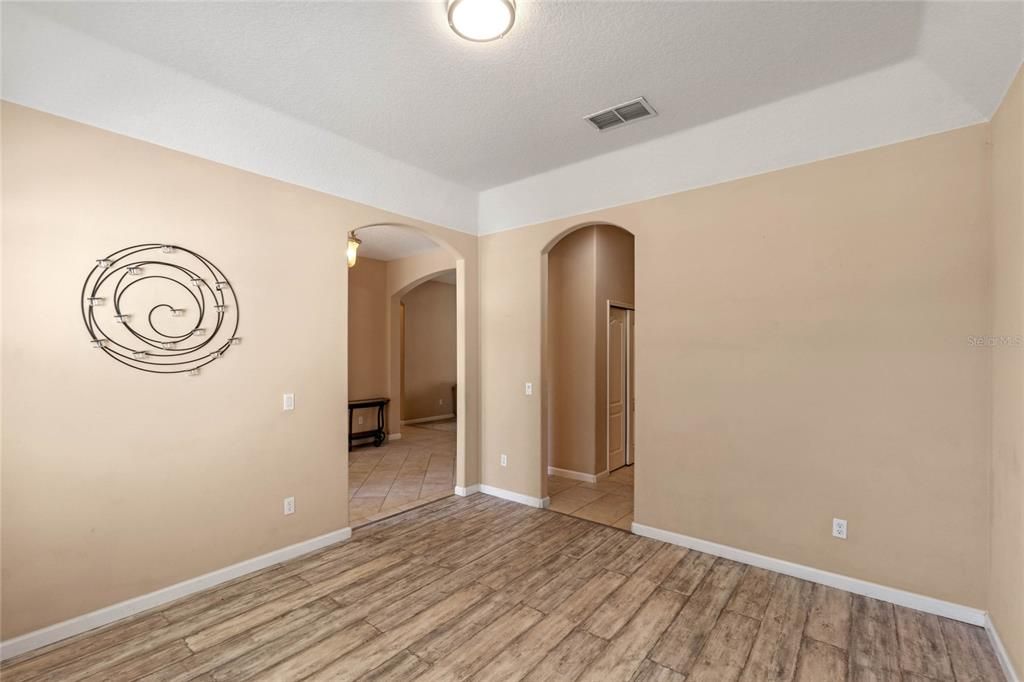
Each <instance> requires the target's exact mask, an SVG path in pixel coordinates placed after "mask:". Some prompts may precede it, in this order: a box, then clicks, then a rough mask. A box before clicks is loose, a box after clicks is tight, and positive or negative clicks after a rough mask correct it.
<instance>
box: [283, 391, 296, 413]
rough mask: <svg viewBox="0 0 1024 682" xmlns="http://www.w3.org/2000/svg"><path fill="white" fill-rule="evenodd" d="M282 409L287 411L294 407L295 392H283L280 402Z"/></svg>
mask: <svg viewBox="0 0 1024 682" xmlns="http://www.w3.org/2000/svg"><path fill="white" fill-rule="evenodd" d="M282 409H284V410H288V411H290V410H294V409H295V394H294V393H285V394H284V401H283V402H282Z"/></svg>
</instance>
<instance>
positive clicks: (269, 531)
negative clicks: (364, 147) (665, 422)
mask: <svg viewBox="0 0 1024 682" xmlns="http://www.w3.org/2000/svg"><path fill="white" fill-rule="evenodd" d="M2 129H3V149H2V155H3V156H2V163H3V169H4V173H3V188H2V189H3V317H4V320H3V322H4V326H3V366H4V370H5V371H4V373H3V387H2V390H3V394H4V395H5V396H7V397H8V398H9V397H10V396H17V398H18V399H17V400H16V401H15V400H10V399H8V400H4V401H3V414H2V452H3V462H2V468H3V478H2V482H0V486H2V488H0V494H2V501H0V505H2V506H0V517H2V548H0V549H2V562H3V564H2V576H3V579H2V614H0V616H2V621H3V629H2V635H0V636H2V637H3V638H4V639H7V638H10V637H13V636H16V635H19V634H23V633H25V632H28V631H31V630H34V629H37V628H40V627H43V626H47V625H51V624H53V623H56V622H58V621H61V620H64V619H67V618H71V617H74V616H78V615H81V614H83V613H86V612H89V611H92V610H95V609H98V608H101V607H104V606H108V605H110V604H113V603H116V602H118V601H121V600H124V599H128V598H131V597H135V596H138V595H141V594H144V593H148V592H151V591H153V590H156V589H159V588H162V587H165V586H168V585H171V584H173V583H176V582H179V581H181V580H185V579H188V578H192V577H195V576H198V575H201V574H203V573H207V572H209V571H212V570H215V569H218V568H222V567H224V566H227V565H230V564H233V563H236V562H238V561H242V560H245V559H248V558H251V557H254V556H257V555H260V554H263V553H265V552H269V551H272V550H274V549H278V548H281V547H285V546H287V545H290V544H293V543H296V542H301V541H303V540H307V539H309V538H312V537H316V536H318V535H321V534H323V533H328V532H331V531H335V530H338V529H341V528H344V527H345V526H347V524H348V512H347V500H346V497H347V496H346V493H345V491H346V490H347V480H346V478H347V471H346V467H345V459H346V457H345V454H346V443H345V427H344V421H343V420H344V418H345V413H346V407H345V406H346V400H347V394H348V391H347V381H348V378H347V376H346V354H347V330H346V326H347V325H346V313H347V276H346V268H345V261H344V250H345V235H346V230H347V229H350V228H351V227H353V226H356V225H362V224H368V223H375V222H401V223H405V224H409V225H413V226H415V227H417V228H418V229H421V230H423V231H425V232H427V233H428V234H430V235H431V236H432V237H433V238H435V239H437V240H438V241H440V242H442V243H445V244H447V245H448V247H450V249H453V250H455V251H457V252H458V253H459V262H460V266H459V276H460V277H461V278H462V280H464V281H465V282H466V283H468V286H466V287H465V290H466V291H465V293H464V300H462V301H461V303H462V304H464V312H463V313H462V314H461V317H460V322H459V323H460V325H464V326H465V328H466V330H467V343H466V351H467V352H466V353H465V357H464V358H462V359H460V362H461V365H462V366H461V367H460V371H461V372H464V373H465V382H464V384H465V387H466V388H465V390H464V391H462V393H463V394H464V396H465V398H466V400H467V401H468V405H469V408H468V411H469V414H468V415H467V422H468V423H467V430H466V435H465V437H464V438H465V441H466V442H465V443H463V445H466V446H467V447H466V449H467V451H468V452H469V453H470V455H469V457H468V461H467V462H466V464H465V465H464V466H463V467H462V468H463V471H462V472H461V473H462V475H463V480H467V481H468V482H470V483H472V482H475V480H474V479H473V478H472V477H473V476H476V471H477V465H476V462H475V461H473V457H474V456H475V453H476V451H477V442H476V438H477V433H478V431H477V427H478V423H479V421H478V420H479V413H478V411H477V409H476V405H477V403H478V400H477V394H476V390H477V388H476V387H477V381H478V368H479V362H478V358H477V357H476V348H477V334H478V332H477V324H476V319H475V318H476V314H477V299H476V289H477V286H476V277H477V271H478V269H477V261H476V253H477V252H476V238H475V237H473V236H470V235H465V234H462V233H458V232H453V231H451V230H446V229H444V228H441V227H437V226H434V225H429V224H425V223H421V222H418V221H414V220H409V219H406V218H403V217H402V216H397V215H394V214H390V213H387V212H384V211H380V210H377V209H374V208H372V207H368V206H363V205H359V204H356V203H353V202H349V201H345V200H342V199H338V198H335V197H330V196H327V195H324V194H320V193H317V192H314V191H310V190H307V189H303V188H300V187H296V186H293V185H289V184H286V183H282V182H279V181H275V180H271V179H268V178H264V177H260V176H257V175H253V174H251V173H246V172H243V171H239V170H237V169H232V168H229V167H226V166H223V165H219V164H216V163H212V162H210V161H206V160H203V159H199V158H196V157H192V156H188V155H186V154H181V153H178V152H174V151H171V150H168V149H164V148H161V147H157V146H155V145H151V144H147V143H144V142H140V141H137V140H132V139H130V138H127V137H123V136H120V135H115V134H112V133H109V132H105V131H102V130H99V129H96V128H92V127H89V126H85V125H81V124H78V123H74V122H72V121H68V120H66V119H61V118H57V117H54V116H50V115H47V114H43V113H40V112H37V111H33V110H31V109H27V108H23V107H20V106H16V105H11V104H8V103H5V104H3V108H2ZM149 241H168V242H173V243H180V244H182V245H187V246H188V247H190V248H193V249H195V250H196V251H198V252H199V253H202V254H204V255H206V256H208V257H209V258H210V259H211V260H213V262H215V263H216V264H217V265H218V266H219V267H221V268H222V269H223V270H224V272H225V273H226V274H227V275H228V276H229V277H230V278H231V281H232V283H233V285H234V286H235V290H236V291H237V294H238V298H239V304H240V307H241V310H242V317H241V328H240V335H241V336H242V337H243V338H244V342H243V344H242V345H241V346H239V347H238V348H237V349H232V350H231V351H230V352H229V353H228V354H227V355H225V357H224V359H223V360H222V361H218V362H217V363H215V365H214V366H211V367H209V368H207V370H206V371H204V372H203V374H202V375H201V376H199V377H184V376H155V375H150V374H144V373H142V372H136V371H132V370H129V369H127V368H125V367H123V366H121V365H118V364H117V363H114V362H113V361H112V360H110V359H109V358H107V357H105V356H102V355H100V354H98V353H97V352H96V351H95V349H93V348H91V347H90V346H89V343H88V336H87V334H86V332H85V330H84V329H83V328H82V322H81V316H80V313H79V310H78V297H79V291H80V289H81V285H82V280H83V279H84V278H85V276H86V274H87V273H88V271H89V268H90V267H91V266H92V263H93V261H94V259H96V258H99V257H101V256H103V255H105V254H106V253H109V252H111V251H114V250H115V249H118V248H121V247H123V246H126V245H131V244H137V243H140V242H149ZM285 392H294V393H295V396H296V409H295V411H294V412H289V413H285V412H282V411H281V408H280V406H281V394H282V393H285ZM467 477H468V478H467ZM288 495H293V496H295V499H296V513H295V514H294V515H292V516H288V517H285V516H283V515H282V513H281V501H282V499H283V498H284V497H285V496H288Z"/></svg>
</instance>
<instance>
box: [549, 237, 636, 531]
mask: <svg viewBox="0 0 1024 682" xmlns="http://www.w3.org/2000/svg"><path fill="white" fill-rule="evenodd" d="M542 259H543V261H542V269H541V272H542V287H541V290H542V302H541V306H542V353H541V372H542V390H541V411H542V420H541V471H540V472H539V474H540V476H541V480H542V485H541V490H542V491H543V495H544V496H545V497H548V498H549V500H550V502H549V506H550V508H551V509H552V510H554V511H560V512H563V513H568V514H571V515H573V516H579V517H580V518H586V519H588V520H591V521H597V522H600V523H605V524H607V525H614V526H618V527H621V528H624V529H629V527H630V525H631V523H632V512H633V508H634V506H633V498H634V495H633V464H634V463H635V462H636V460H637V457H636V448H635V438H634V434H635V432H636V428H635V423H636V420H635V408H636V400H635V394H636V391H635V380H634V379H635V370H634V366H635V362H634V357H635V354H636V350H635V349H636V344H635V343H634V338H635V336H634V333H633V332H634V329H635V319H636V314H637V313H636V306H635V287H634V279H635V273H634V236H633V234H632V233H630V232H629V231H627V230H625V229H623V228H621V227H618V226H616V225H609V224H606V223H589V224H584V225H579V226H576V227H573V228H571V229H569V230H567V231H565V232H563V233H561V234H559V235H558V236H557V237H556V238H555V239H553V240H551V242H549V243H548V244H547V245H546V246H545V248H544V250H543V252H542Z"/></svg>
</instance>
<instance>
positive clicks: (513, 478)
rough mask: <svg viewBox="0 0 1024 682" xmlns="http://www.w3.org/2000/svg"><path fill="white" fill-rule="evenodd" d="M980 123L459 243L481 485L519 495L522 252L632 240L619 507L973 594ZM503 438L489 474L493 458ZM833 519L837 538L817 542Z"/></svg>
mask: <svg viewBox="0 0 1024 682" xmlns="http://www.w3.org/2000/svg"><path fill="white" fill-rule="evenodd" d="M986 134H987V129H986V126H976V127H972V128H967V129H963V130H958V131H954V132H950V133H946V134H942V135H935V136H932V137H928V138H924V139H920V140H915V141H911V142H906V143H902V144H898V145H893V146H890V147H885V148H882V149H876V150H872V151H867V152H863V153H859V154H854V155H850V156H845V157H841V158H837V159H832V160H827V161H822V162H819V163H814V164H810V165H806V166H801V167H797V168H792V169H787V170H783V171H779V172H776V173H771V174H766V175H762V176H758V177H753V178H749V179H745V180H739V181H736V182H730V183H727V184H723V185H718V186H715V187H710V188H706V189H700V190H695V191H691V192H685V193H680V194H675V195H670V196H666V197H662V198H658V199H653V200H650V201H645V202H640V203H636V204H630V205H626V206H621V207H616V208H611V209H607V210H602V211H596V212H593V213H590V214H586V215H581V216H576V217H572V218H566V219H563V220H557V221H553V222H549V223H544V224H540V225H534V226H529V227H525V228H522V229H517V230H512V231H508V232H502V233H498V234H494V235H489V236H485V237H482V238H481V239H480V246H479V248H480V259H481V289H480V301H481V318H480V319H481V364H482V369H483V372H482V385H481V390H482V396H481V398H482V401H483V412H484V414H485V415H486V419H485V421H484V423H483V430H482V445H481V460H482V465H483V481H484V483H487V484H490V485H494V486H497V487H500V488H505V489H509V490H514V491H517V492H520V493H524V494H528V495H534V496H541V495H542V494H543V492H542V491H543V486H544V479H543V477H542V476H541V474H540V471H541V466H540V465H541V462H540V457H539V450H540V442H541V440H540V439H541V406H540V399H539V397H538V396H525V395H523V391H522V383H523V382H524V381H535V382H536V381H538V379H539V376H540V355H541V314H542V313H541V311H542V301H541V263H542V261H541V252H542V250H543V249H544V248H545V246H546V245H547V244H549V243H550V242H551V241H552V240H553V239H555V238H556V237H557V236H558V235H559V234H561V233H563V232H565V231H566V230H569V229H572V228H573V227H574V226H576V225H579V224H581V223H591V222H600V223H610V224H614V225H619V226H621V227H624V228H626V229H628V230H630V231H631V232H633V234H634V235H635V237H636V245H635V246H636V305H637V308H638V319H637V325H636V344H637V351H636V352H637V396H638V400H637V410H638V414H637V422H638V435H637V447H638V450H639V452H640V453H642V456H641V457H640V459H639V460H638V464H637V467H636V504H637V509H636V515H637V521H638V522H640V523H643V524H648V525H651V526H656V527H659V528H663V529H666V530H669V531H675V532H678V533H684V534H687V535H691V536H695V537H700V538H704V539H707V540H712V541H716V542H720V543H724V544H727V545H732V546H735V547H741V548H743V549H747V550H751V551H754V552H759V553H763V554H767V555H771V556H776V557H780V558H783V559H788V560H791V561H795V562H798V563H802V564H808V565H811V566H816V567H818V568H822V569H826V570H831V571H835V572H838V573H843V574H846V575H851V576H855V577H858V578H862V579H866V580H871V581H875V582H879V583H882V584H886V585H891V586H894V587H897V588H903V589H908V590H913V591H916V592H920V593H924V594H928V595H931V596H934V597H938V598H943V599H949V600H952V601H955V602H960V603H963V604H968V605H972V606H977V607H984V605H985V601H986V600H985V592H986V587H985V580H984V578H983V577H982V576H985V575H986V574H987V572H988V535H989V520H988V512H987V509H988V488H989V477H988V466H989V464H988V460H989V431H990V425H989V421H990V402H991V397H990V383H991V382H990V375H989V359H988V356H987V354H986V353H984V352H979V349H977V348H973V347H970V346H969V344H968V336H969V335H971V334H984V333H986V330H988V329H989V327H990V315H989V301H990V282H989V276H988V273H989V271H990V266H991V262H990V258H991V257H990V238H989V230H988V223H987V221H988V217H987V181H986V178H987V164H988V159H987V151H986ZM501 452H505V453H508V455H509V458H510V461H509V466H508V467H500V466H499V463H498V455H499V453H501ZM834 516H838V517H842V518H846V519H847V520H848V521H849V523H850V539H849V540H847V541H845V542H844V541H839V540H836V539H833V538H832V537H831V535H830V524H831V519H832V518H833V517H834Z"/></svg>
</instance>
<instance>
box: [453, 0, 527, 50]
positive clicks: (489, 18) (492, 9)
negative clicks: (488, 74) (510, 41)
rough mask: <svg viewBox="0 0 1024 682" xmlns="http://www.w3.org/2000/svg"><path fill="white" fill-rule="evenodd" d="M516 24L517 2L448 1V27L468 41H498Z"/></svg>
mask: <svg viewBox="0 0 1024 682" xmlns="http://www.w3.org/2000/svg"><path fill="white" fill-rule="evenodd" d="M515 23H516V2H515V0H448V25H449V26H451V27H452V30H453V31H455V33H457V34H458V35H459V36H460V37H462V38H465V39H466V40H472V41H473V42H476V43H486V42H488V41H490V40H497V39H498V38H501V37H502V36H503V35H505V34H506V33H508V32H509V31H510V30H512V25H513V24H515Z"/></svg>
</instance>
